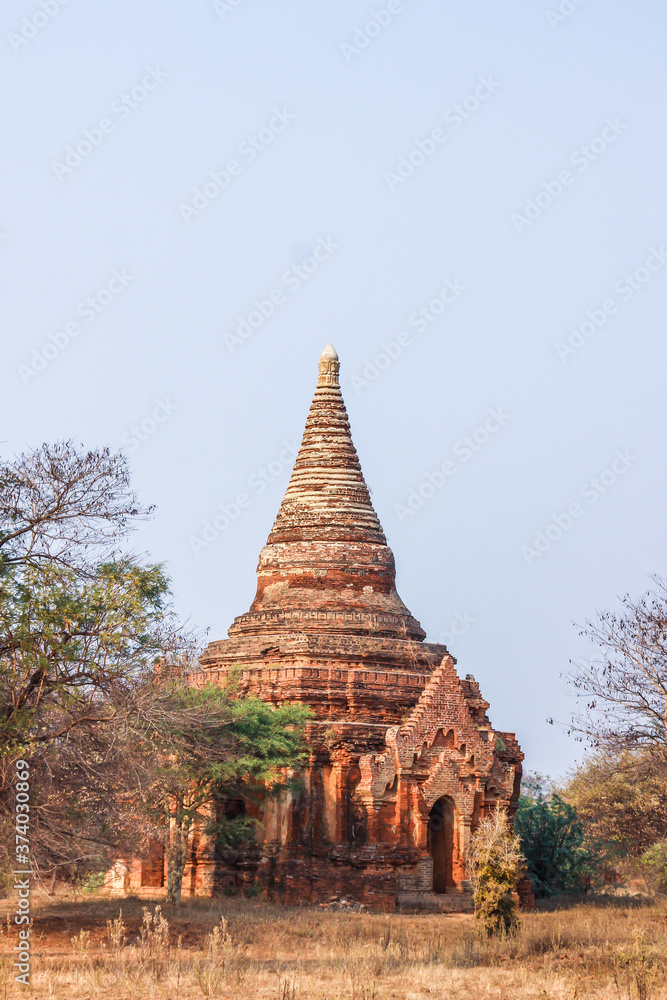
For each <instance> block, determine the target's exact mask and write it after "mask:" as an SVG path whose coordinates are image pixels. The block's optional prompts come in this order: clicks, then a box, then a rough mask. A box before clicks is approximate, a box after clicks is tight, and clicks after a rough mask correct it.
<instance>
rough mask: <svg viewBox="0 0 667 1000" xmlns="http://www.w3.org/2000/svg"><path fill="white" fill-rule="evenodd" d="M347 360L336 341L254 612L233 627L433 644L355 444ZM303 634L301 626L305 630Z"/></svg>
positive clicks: (325, 362) (325, 359)
mask: <svg viewBox="0 0 667 1000" xmlns="http://www.w3.org/2000/svg"><path fill="white" fill-rule="evenodd" d="M339 369H340V363H339V360H338V355H337V354H336V351H335V350H334V348H333V347H332V346H331V344H327V346H326V347H325V348H324V351H323V352H322V354H321V356H320V361H319V368H318V377H317V385H316V387H315V395H314V397H313V401H312V403H311V406H310V412H309V413H308V419H307V421H306V428H305V431H304V434H303V439H302V441H301V447H300V449H299V453H298V455H297V458H296V462H295V463H294V469H293V471H292V475H291V478H290V481H289V484H288V486H287V490H286V491H285V496H284V497H283V501H282V503H281V505H280V509H279V511H278V515H277V517H276V520H275V522H274V525H273V528H272V530H271V534H270V535H269V537H268V540H267V544H266V545H265V547H264V548H263V549H262V552H261V554H260V557H259V566H258V568H257V577H258V580H257V594H256V596H255V600H254V601H253V603H252V607H251V609H250V611H249V612H248V613H247V614H246V615H242V616H241V617H240V618H237V619H236V620H235V622H234V624H233V625H232V627H231V628H230V630H229V634H230V636H233V635H237V634H239V633H247V632H256V631H259V630H262V631H266V629H267V627H274V626H275V628H276V629H280V628H284V627H285V624H286V623H287V622H288V621H289V622H292V624H291V628H294V627H295V626H294V620H296V621H300V622H302V625H301V628H303V630H304V631H312V630H322V629H325V630H327V631H328V630H329V629H333V630H337V631H354V632H357V633H365V632H373V633H376V634H385V635H402V636H404V637H405V638H409V639H423V638H424V632H423V631H422V629H421V627H420V625H419V622H417V621H415V619H414V618H413V617H412V616H411V614H410V612H409V611H408V609H407V608H406V607H405V605H404V604H403V602H402V601H401V599H400V597H399V596H398V594H397V593H396V586H395V577H396V573H395V568H394V556H393V554H392V551H391V549H390V548H389V547H388V545H387V540H386V538H385V536H384V533H383V531H382V526H381V524H380V521H379V519H378V516H377V514H376V513H375V510H374V509H373V504H372V503H371V498H370V494H369V492H368V487H367V486H366V482H365V480H364V476H363V473H362V471H361V465H360V464H359V458H358V456H357V451H356V448H355V447H354V444H353V443H352V436H351V434H350V422H349V420H348V417H347V411H346V409H345V403H344V402H343V397H342V394H341V391H340V385H339V381H338V374H339ZM297 627H298V626H297Z"/></svg>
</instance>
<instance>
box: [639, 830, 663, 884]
mask: <svg viewBox="0 0 667 1000" xmlns="http://www.w3.org/2000/svg"><path fill="white" fill-rule="evenodd" d="M641 863H642V866H643V867H644V868H645V869H646V871H647V873H648V875H649V880H650V881H651V882H653V883H654V886H655V888H656V889H657V890H658V891H659V892H667V842H665V841H664V840H662V841H658V843H656V844H653V846H652V847H649V848H648V849H647V850H645V851H644V853H643V854H642V856H641Z"/></svg>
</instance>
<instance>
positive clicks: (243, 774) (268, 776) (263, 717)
mask: <svg viewBox="0 0 667 1000" xmlns="http://www.w3.org/2000/svg"><path fill="white" fill-rule="evenodd" d="M184 681H187V677H186V678H182V677H179V676H176V677H175V678H172V679H170V678H166V679H165V678H158V679H157V680H156V682H155V685H154V686H151V688H150V690H149V692H148V697H147V700H146V704H147V708H146V713H145V716H144V717H143V720H142V724H141V725H142V728H141V732H140V733H139V736H138V743H139V744H140V748H141V753H142V754H143V755H144V756H145V757H148V758H149V760H151V761H155V762H156V764H155V773H154V778H153V781H152V783H151V786H150V790H149V791H148V792H147V794H146V801H147V804H148V807H149V809H150V810H152V812H153V815H154V820H155V821H159V819H160V818H163V819H164V821H165V823H164V829H165V830H166V831H170V837H169V841H168V843H167V861H168V895H167V898H168V900H169V901H170V902H172V901H177V900H178V899H179V897H180V886H181V881H182V877H183V870H184V867H185V860H186V855H187V843H188V837H189V835H190V832H191V830H192V828H193V826H194V825H195V824H199V825H200V826H201V828H202V829H203V830H204V831H205V832H206V833H207V834H209V835H214V836H215V837H216V839H217V841H218V843H219V844H220V845H221V846H227V847H230V846H234V845H236V844H239V843H242V842H244V841H246V842H247V841H248V840H249V839H251V837H252V834H253V833H254V830H255V827H256V823H257V820H256V819H255V818H254V817H253V815H252V814H248V812H247V809H248V807H249V806H254V807H255V808H254V810H253V811H252V812H254V814H255V816H256V815H257V814H258V813H260V812H261V806H262V802H263V801H264V800H266V799H267V798H271V797H275V796H278V795H280V794H282V793H283V792H284V791H286V790H288V789H292V790H293V789H295V787H296V780H295V778H294V777H293V771H294V769H295V768H298V767H299V766H300V765H301V764H302V763H303V762H304V761H305V760H306V759H307V757H308V750H307V748H306V746H305V744H304V741H303V736H302V728H303V724H304V723H305V722H306V720H307V719H308V718H309V716H310V710H309V709H308V708H307V707H306V706H303V705H290V704H287V705H281V706H279V707H274V706H273V705H270V704H267V703H266V702H264V701H260V700H259V699H258V698H249V697H239V696H238V691H237V689H236V686H235V684H234V683H229V684H227V685H226V686H221V685H219V684H211V683H206V684H203V685H192V684H188V683H184ZM213 803H218V807H217V808H214V809H212V804H213ZM230 803H231V804H234V803H241V805H242V808H241V809H240V810H230V811H227V810H226V809H225V806H226V805H227V804H230Z"/></svg>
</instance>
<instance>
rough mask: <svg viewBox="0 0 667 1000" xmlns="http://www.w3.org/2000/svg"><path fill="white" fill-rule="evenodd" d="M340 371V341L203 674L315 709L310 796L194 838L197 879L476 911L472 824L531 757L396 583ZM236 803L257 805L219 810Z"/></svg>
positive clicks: (203, 884)
mask: <svg viewBox="0 0 667 1000" xmlns="http://www.w3.org/2000/svg"><path fill="white" fill-rule="evenodd" d="M339 367H340V366H339V360H338V355H337V354H336V352H335V350H334V349H333V347H332V346H331V345H330V344H329V345H328V346H327V347H326V348H325V350H324V352H323V354H322V356H321V358H320V362H319V374H318V380H317V386H316V389H315V395H314V398H313V401H312V404H311V407H310V412H309V414H308V419H307V421H306V429H305V432H304V435H303V440H302V443H301V448H300V450H299V453H298V457H297V459H296V463H295V465H294V470H293V472H292V476H291V479H290V481H289V485H288V487H287V491H286V493H285V496H284V498H283V501H282V503H281V505H280V510H279V511H278V516H277V517H276V520H275V522H274V525H273V528H272V530H271V533H270V535H269V537H268V540H267V543H266V545H265V546H264V548H263V549H262V551H261V553H260V556H259V565H258V567H257V592H256V594H255V598H254V600H253V602H252V604H251V606H250V608H249V610H248V611H247V612H246V613H245V614H242V615H240V616H239V617H237V618H235V619H234V622H233V623H232V625H231V627H230V628H229V631H228V636H229V637H228V638H227V639H221V640H218V641H216V642H211V643H210V644H209V645H208V647H207V648H206V651H205V653H204V655H203V656H202V658H201V675H200V678H199V679H200V680H208V681H213V682H219V683H225V681H226V679H227V677H228V675H229V674H230V672H231V671H234V675H235V677H236V678H237V682H238V683H239V687H240V691H241V693H243V694H249V695H254V696H256V697H259V698H261V699H263V700H264V701H267V702H270V703H272V704H275V705H281V704H283V703H285V702H300V703H303V704H306V705H309V706H310V708H311V711H312V716H311V720H310V722H309V723H308V725H307V729H306V736H307V742H308V746H309V749H310V758H309V761H308V763H307V765H306V766H305V767H304V768H303V771H302V772H300V774H299V776H298V777H299V778H300V783H299V784H300V791H298V792H296V793H294V794H290V795H286V796H285V797H283V798H282V799H281V800H278V801H275V800H267V801H266V805H265V809H264V810H263V811H262V812H261V814H260V815H258V816H257V819H258V820H259V823H258V824H257V834H256V838H255V841H254V843H252V844H249V845H247V846H246V847H245V848H243V849H239V850H226V849H221V848H217V847H216V845H215V844H214V843H213V842H212V840H211V839H210V838H207V837H206V836H204V835H203V834H199V835H196V836H195V837H194V838H193V843H192V847H191V852H190V859H189V862H188V866H187V869H186V876H185V880H184V884H183V891H184V893H187V892H188V891H189V892H191V893H193V894H204V895H210V894H214V893H217V892H221V891H225V890H226V891H244V890H247V889H248V888H249V887H250V886H254V885H256V886H258V887H259V888H261V889H262V890H263V891H265V892H266V893H267V894H268V896H269V897H270V898H273V899H276V900H280V901H283V902H285V903H289V904H295V903H312V902H326V901H328V900H330V899H331V898H332V897H334V896H339V897H340V896H346V897H351V898H353V899H355V900H357V901H359V902H361V903H363V904H365V905H367V906H370V907H373V908H378V909H384V910H388V911H392V910H397V909H400V910H410V909H434V910H437V909H468V908H470V906H471V892H470V885H469V883H468V881H467V879H466V857H467V853H468V849H469V844H470V836H471V833H472V832H473V831H474V830H475V827H476V826H477V825H478V824H479V823H480V821H481V820H482V818H483V817H484V816H485V815H488V814H489V812H490V811H492V810H494V809H497V808H499V807H500V808H503V809H506V810H507V811H508V813H509V814H510V815H512V814H513V812H514V811H515V809H516V805H517V801H518V794H519V782H520V777H521V761H522V760H523V755H522V753H521V751H520V748H519V746H518V744H517V742H516V740H515V738H514V734H512V733H505V732H499V731H497V730H495V729H493V727H492V725H491V723H490V721H489V718H488V716H487V714H486V712H487V709H488V707H489V705H488V702H486V701H485V700H484V699H483V697H482V696H481V694H480V690H479V685H478V684H477V682H476V681H475V679H474V677H472V676H471V675H470V674H468V675H467V676H466V677H465V679H461V678H460V677H459V676H458V675H457V672H456V670H455V660H454V658H453V657H452V656H451V655H450V654H449V652H448V651H447V649H446V647H445V646H443V645H440V644H437V643H429V642H426V641H425V639H426V635H425V633H424V631H423V629H422V628H421V626H420V624H419V622H418V621H417V620H416V619H415V618H413V616H412V615H411V613H410V611H409V610H408V609H407V608H406V606H405V604H404V603H403V601H402V600H401V598H400V597H399V595H398V592H397V590H396V572H395V564H394V556H393V553H392V551H391V549H390V548H389V546H388V545H387V540H386V538H385V535H384V532H383V531H382V526H381V525H380V522H379V520H378V516H377V514H376V512H375V510H374V509H373V505H372V503H371V499H370V495H369V491H368V488H367V486H366V483H365V481H364V477H363V473H362V471H361V466H360V464H359V458H358V456H357V452H356V449H355V447H354V445H353V443H352V437H351V434H350V424H349V421H348V416H347V412H346V409H345V404H344V402H343V397H342V395H341V391H340V385H339ZM230 807H232V808H235V809H236V810H237V811H239V810H241V811H242V810H243V808H244V806H243V803H238V804H230V803H219V804H218V805H217V806H216V807H215V808H218V809H220V810H227V811H229V809H230ZM228 814H229V812H228Z"/></svg>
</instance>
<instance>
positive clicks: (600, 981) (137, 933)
mask: <svg viewBox="0 0 667 1000" xmlns="http://www.w3.org/2000/svg"><path fill="white" fill-rule="evenodd" d="M159 905H160V904H159V903H157V902H150V901H147V900H139V899H136V898H135V899H125V900H117V899H108V898H102V897H100V896H94V897H87V898H85V899H84V900H83V901H80V900H79V901H77V902H73V901H71V899H70V900H67V899H64V898H60V899H59V900H55V901H53V902H46V901H45V902H44V903H43V904H41V905H39V904H38V905H37V907H36V908H35V910H34V912H33V915H34V930H33V935H34V941H33V948H34V956H33V960H32V974H31V985H30V987H29V988H27V987H24V986H20V985H19V984H16V983H15V982H14V980H13V975H14V970H12V969H11V962H12V961H13V958H11V957H10V955H11V952H12V949H13V947H14V945H15V944H16V929H15V927H14V926H13V925H12V924H10V923H9V919H8V918H5V922H4V925H3V933H2V935H1V937H0V944H1V947H2V963H3V964H2V971H1V973H0V975H1V979H0V1000H2V998H3V997H4V998H9V997H17V996H23V997H25V996H28V995H32V996H36V997H39V998H40V1000H41V998H44V1000H47V998H54V1000H55V998H58V1000H60V998H67V1000H84V998H91V1000H92V998H97V997H100V998H109V1000H126V998H127V1000H129V998H133V1000H134V998H137V1000H158V998H160V1000H161V998H165V1000H167V998H168V1000H190V998H195V997H196V998H212V1000H213V998H215V1000H223V998H224V1000H231V998H234V1000H237V998H243V1000H245V998H248V1000H254V998H258V1000H259V998H262V1000H389V998H394V997H400V998H405V1000H445V998H447V1000H452V998H456V1000H459V998H460V1000H486V998H499V1000H538V998H540V1000H548V998H552V1000H583V998H588V1000H594V998H602V997H604V998H607V997H610V998H618V1000H663V998H667V906H665V905H664V904H657V905H647V904H640V903H639V902H638V903H636V904H634V905H633V903H632V901H629V900H622V899H613V900H612V899H608V900H604V899H601V900H597V901H593V902H586V903H580V904H572V905H569V904H568V905H567V907H562V908H552V909H551V910H550V911H540V912H535V913H527V914H524V915H523V919H522V926H521V930H520V932H519V934H518V935H517V936H516V937H514V938H511V939H508V940H494V941H487V940H486V939H484V938H483V937H482V935H481V934H480V932H479V928H478V927H477V926H476V923H475V920H474V918H472V917H470V916H467V915H437V916H435V915H434V916H431V915H428V916H422V915H419V916H409V915H384V914H365V913H361V914H357V913H338V912H331V911H325V910H318V909H317V908H314V907H308V908H301V909H282V908H280V907H277V906H272V905H269V904H266V903H262V902H260V901H255V900H240V899H235V898H224V899H221V900H216V901H215V902H208V901H187V902H186V903H184V904H183V905H182V906H180V907H178V908H177V909H174V908H167V907H163V908H162V910H158V911H156V906H159ZM121 909H122V918H121V916H120V913H119V911H120V910H121Z"/></svg>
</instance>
